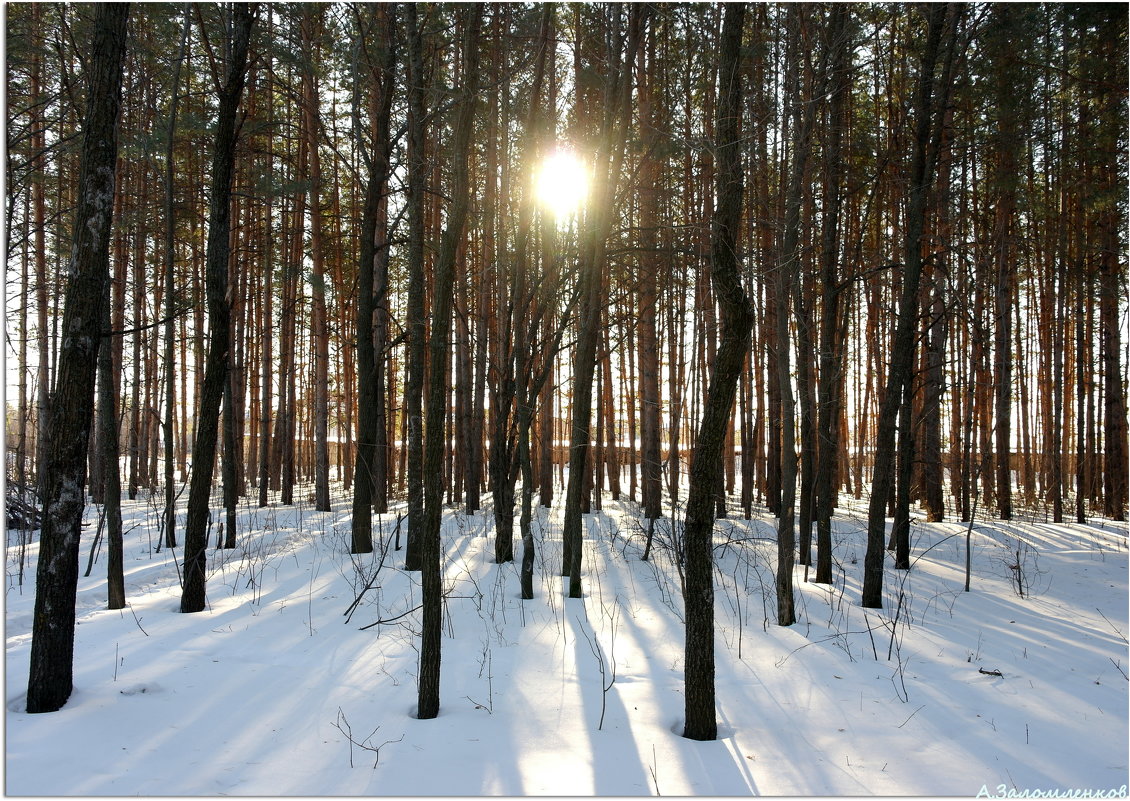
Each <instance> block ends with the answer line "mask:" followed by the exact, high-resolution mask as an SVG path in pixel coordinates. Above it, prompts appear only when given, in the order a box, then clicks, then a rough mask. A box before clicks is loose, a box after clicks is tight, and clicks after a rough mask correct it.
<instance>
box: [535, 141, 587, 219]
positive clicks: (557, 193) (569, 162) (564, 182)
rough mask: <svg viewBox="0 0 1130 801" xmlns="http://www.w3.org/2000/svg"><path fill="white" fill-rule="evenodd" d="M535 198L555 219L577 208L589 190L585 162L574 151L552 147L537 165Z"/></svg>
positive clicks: (563, 216)
mask: <svg viewBox="0 0 1130 801" xmlns="http://www.w3.org/2000/svg"><path fill="white" fill-rule="evenodd" d="M535 189H536V192H537V198H538V202H539V203H541V205H542V206H543V207H544V208H546V209H548V210H549V211H550V212H551V213H552V214H553V215H554V216H555V217H556V218H557V219H559V220H560V219H563V218H567V217H568V216H569V215H570V214H573V213H574V212H576V211H578V210H579V209H580V208H581V205H582V204H583V203H584V202H585V199H586V198H587V197H588V192H589V176H588V169H587V167H586V166H585V163H584V162H583V161H582V160H581V158H580V157H579V156H577V154H576V153H573V152H572V151H569V150H555V151H554V152H553V153H551V154H550V155H549V156H547V157H546V158H545V159H544V160H543V161H542V163H541V166H540V167H539V168H538V171H537V176H536V177H535Z"/></svg>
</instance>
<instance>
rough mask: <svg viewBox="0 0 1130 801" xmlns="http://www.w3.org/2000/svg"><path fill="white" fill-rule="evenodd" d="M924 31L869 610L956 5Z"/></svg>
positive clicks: (870, 539) (876, 588)
mask: <svg viewBox="0 0 1130 801" xmlns="http://www.w3.org/2000/svg"><path fill="white" fill-rule="evenodd" d="M926 11H927V13H928V14H929V28H928V30H927V34H926V43H925V47H924V49H923V53H922V58H921V62H920V65H919V74H918V84H917V88H916V90H915V97H914V119H915V136H914V158H913V163H912V166H911V175H910V199H909V206H908V209H907V217H906V220H907V225H906V239H905V264H904V266H903V268H902V294H901V296H900V299H899V308H898V323H897V326H896V329H895V337H894V345H893V347H892V350H891V358H890V365H889V367H888V370H887V381H886V388H885V390H884V393H883V398H882V401H881V404H880V409H879V420H878V431H877V433H876V442H875V468H874V475H873V477H872V485H871V500H870V503H869V506H868V516H867V551H866V554H865V555H864V567H863V596H862V601H861V602H862V605H863V606H865V607H868V608H872V609H881V608H882V606H883V555H884V548H883V546H884V539H885V538H884V536H883V535H884V534H885V529H886V508H887V500H888V498H889V496H890V492H891V484H892V478H893V472H894V471H893V469H892V468H893V466H894V455H895V421H896V418H897V417H898V409H899V405H900V403H901V401H902V388H903V384H904V382H907V381H909V380H910V370H911V367H912V364H913V358H914V345H915V336H916V333H917V331H916V329H917V325H916V323H917V320H918V316H917V314H915V311H916V309H917V300H918V284H919V280H920V278H921V274H922V245H921V239H922V234H923V230H924V228H925V220H926V204H927V200H928V197H929V194H930V190H931V187H932V185H933V176H934V168H935V166H936V164H937V155H938V154H937V145H936V144H935V141H936V140H938V139H940V135H941V134H940V131H941V121H942V116H943V113H942V112H943V110H944V108H945V102H946V97H947V96H948V91H947V89H948V83H949V82H950V81H951V80H952V62H953V58H954V55H955V53H954V49H955V39H956V32H955V27H956V25H957V22H958V19H959V17H960V15H961V13H962V9H961V7H960V6H957V7H953V5H952V4H950V5H943V4H940V3H939V4H936V5H932V6H928V7H927V9H926ZM947 32H948V36H947V37H946V38H947V40H948V42H947V45H946V48H945V49H946V53H945V59H946V62H947V63H946V66H945V69H944V75H943V77H942V79H941V80H940V81H939V80H938V79H937V78H936V77H935V72H936V68H937V64H938V60H939V57H940V56H941V55H942V49H943V34H946V33H947Z"/></svg>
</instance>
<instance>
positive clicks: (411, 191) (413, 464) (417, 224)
mask: <svg viewBox="0 0 1130 801" xmlns="http://www.w3.org/2000/svg"><path fill="white" fill-rule="evenodd" d="M406 10H407V36H408V47H407V51H408V52H407V56H408V192H407V206H408V309H407V311H408V376H407V380H406V381H405V384H404V414H405V423H406V425H407V428H408V432H407V443H406V444H407V466H406V469H405V474H406V481H407V484H408V545H407V549H406V552H405V554H404V567H405V569H407V570H413V571H415V570H419V569H420V547H419V542H420V530H421V529H422V528H423V516H424V474H423V467H424V464H423V462H424V440H423V434H424V432H423V415H424V408H423V406H424V359H425V341H424V333H425V322H424V185H425V183H426V181H427V165H426V163H425V161H424V113H425V111H424V75H423V72H424V55H423V40H422V35H421V31H420V27H419V20H418V18H417V7H416V4H415V3H409V4H407V6H406Z"/></svg>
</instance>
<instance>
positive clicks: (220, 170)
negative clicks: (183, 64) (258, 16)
mask: <svg viewBox="0 0 1130 801" xmlns="http://www.w3.org/2000/svg"><path fill="white" fill-rule="evenodd" d="M232 16H233V29H232V41H231V55H230V61H229V63H228V69H227V75H226V76H225V79H224V84H223V86H222V87H221V89H220V96H219V112H218V116H217V121H216V144H215V151H214V153H213V156H212V193H211V201H210V204H209V210H208V250H207V264H206V278H207V285H206V288H207V296H208V329H209V343H208V357H207V362H206V365H205V372H204V384H203V386H202V387H201V392H200V406H199V408H198V409H197V414H196V440H195V442H194V444H193V448H192V478H191V480H190V482H189V489H188V514H187V519H186V521H185V539H184V570H183V576H184V587H183V591H182V593H181V603H180V609H181V611H182V612H200V611H201V610H203V609H204V606H205V583H206V577H205V568H206V562H207V555H206V548H207V544H208V542H207V538H208V531H207V528H208V496H209V494H210V493H211V490H212V471H213V469H214V465H215V459H216V440H217V438H218V434H219V431H218V426H219V415H220V402H221V400H222V398H223V394H224V386H225V384H227V369H228V357H229V354H228V350H229V344H230V341H229V340H230V311H229V300H228V298H227V292H228V287H227V283H228V282H227V274H228V257H229V254H230V247H231V245H230V238H229V234H230V225H231V187H232V176H233V173H234V169H235V143H236V136H237V133H238V131H237V127H236V123H237V120H236V115H237V111H238V109H239V99H240V95H241V94H242V93H243V83H244V79H245V77H246V72H247V49H248V42H249V40H250V38H251V26H252V23H253V21H254V17H255V6H254V5H251V4H237V5H235V6H234V7H233V9H232Z"/></svg>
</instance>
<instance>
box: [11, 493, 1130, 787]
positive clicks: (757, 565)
mask: <svg viewBox="0 0 1130 801" xmlns="http://www.w3.org/2000/svg"><path fill="white" fill-rule="evenodd" d="M159 503H160V501H159V500H156V499H152V500H147V501H136V502H129V501H126V502H125V503H124V515H125V520H126V522H125V527H126V530H127V534H126V546H125V564H126V591H127V598H128V600H129V604H130V605H129V608H127V609H125V610H121V611H107V610H106V609H105V608H104V607H105V601H106V581H105V561H106V557H105V550H104V549H103V550H102V553H101V555H100V557H99V559H98V562H97V563H96V564H95V566H94V571H93V573H92V575H91V576H90V577H89V578H81V579H80V583H79V593H78V604H77V605H78V620H77V622H78V626H77V628H76V632H75V635H76V642H75V666H74V667H75V691H74V694H73V695H72V697H71V699H70V701H69V702H68V703H67V705H66V706H65V707H64V708H63V709H62V710H61V711H59V712H57V713H53V714H44V715H28V714H26V712H24V705H25V699H26V684H27V676H28V658H29V648H30V641H31V620H32V608H33V601H34V590H33V587H34V576H35V562H36V546H35V545H34V544H33V545H32V546H30V547H29V549H28V556H29V559H28V562H27V564H26V565H25V576H24V583H23V586H22V587H21V586H20V584H19V581H18V571H19V556H18V551H19V549H18V547H16V545H15V543H16V542H17V536H18V533H17V532H8V542H9V547H8V549H7V560H6V568H7V580H6V592H5V616H4V617H5V642H6V654H5V700H6V705H7V713H6V716H5V721H6V726H5V730H6V731H5V734H6V745H5V751H6V776H5V789H6V791H7V793H8V794H13V795H33V794H34V795H40V794H43V795H115V796H124V795H145V796H155V795H316V796H331V795H384V796H411V795H513V796H517V795H557V796H562V795H646V794H656V793H657V794H662V795H748V794H761V795H793V794H801V795H871V794H884V795H964V796H977V795H978V794H981V795H989V796H993V797H996V796H1003V795H1004V794H1006V793H1007V792H1008V791H1014V792H1017V793H1022V792H1023V791H1025V790H1028V791H1029V793H1030V794H1031V793H1033V792H1035V791H1043V792H1048V791H1056V790H1058V791H1060V792H1066V791H1070V790H1087V789H1091V790H1103V791H1109V790H1112V789H1115V790H1117V789H1118V788H1124V787H1125V785H1126V784H1127V781H1128V777H1127V774H1128V767H1127V761H1128V760H1127V753H1128V687H1130V683H1128V681H1127V672H1128V671H1130V655H1128V650H1127V639H1126V635H1127V632H1128V630H1130V627H1128V625H1127V617H1128V588H1127V563H1128V559H1127V529H1126V526H1125V525H1122V524H1112V523H1105V524H1104V523H1099V524H1096V525H1075V524H1068V525H1051V524H1047V523H1042V522H1024V523H995V522H978V523H977V525H975V526H974V527H973V532H972V536H971V537H970V542H971V546H972V553H971V556H972V591H971V592H969V593H966V592H964V591H963V587H964V581H965V575H964V570H965V558H966V550H965V549H966V527H965V526H964V525H963V524H958V523H939V524H926V523H921V522H916V523H915V524H914V526H913V529H912V538H913V551H912V558H913V559H914V564H913V569H912V570H910V571H909V572H897V571H894V570H893V569H891V564H892V563H891V561H890V559H888V572H887V575H886V591H885V599H884V607H885V608H884V609H882V610H864V609H862V608H860V606H859V605H858V600H859V593H860V584H861V580H862V568H863V564H862V563H863V553H864V547H865V546H864V537H865V513H864V511H863V510H862V509H854V510H853V509H852V508H851V507H845V508H843V509H841V510H840V516H839V517H838V519H837V522H836V527H835V535H834V537H835V550H834V555H835V583H834V584H833V585H831V586H822V585H817V584H814V583H811V582H806V581H805V580H804V575H805V569H804V567H803V566H798V568H797V572H796V603H797V610H798V618H799V622H798V623H797V624H796V625H794V626H791V627H788V628H782V627H778V626H777V625H775V623H774V622H773V615H774V610H775V608H776V600H775V597H774V585H773V573H774V569H775V563H776V559H775V548H776V546H775V537H774V526H773V521H772V519H771V518H769V517H767V516H766V517H762V518H759V519H756V520H753V521H743V520H729V521H723V522H720V524H719V526H718V528H717V530H716V539H715V542H716V545H715V550H714V554H715V558H716V565H717V568H716V571H715V580H716V587H717V596H716V617H717V631H716V650H717V675H716V682H717V689H718V720H719V739H718V740H717V741H714V742H693V741H689V740H686V739H684V738H683V737H681V736H680V734H681V731H682V716H683V697H682V680H683V633H682V611H683V610H682V603H683V602H682V598H681V594H680V590H679V576H678V570H677V567H676V565H675V563H674V561H673V560H672V558H671V557H672V553H673V549H672V548H671V547H670V542H669V540H670V537H669V529H668V526H666V525H661V526H660V527H659V528H658V529H657V533H656V539H657V548H656V550H655V552H654V554H653V558H652V559H651V560H650V561H648V562H644V561H641V559H640V556H641V554H642V550H643V533H642V531H641V529H640V527H639V523H638V518H637V515H638V507H636V506H635V505H633V504H630V503H615V502H611V501H607V500H606V501H605V504H604V510H603V511H602V512H600V513H597V514H594V515H592V516H590V517H588V518H587V519H586V521H587V526H588V529H587V533H586V544H585V551H584V563H583V570H584V578H585V597H584V598H583V599H575V600H570V599H568V598H567V597H566V595H567V592H566V590H567V587H566V582H565V580H563V579H561V578H560V577H559V576H558V575H557V573H558V572H559V571H558V566H559V564H560V552H561V541H560V534H561V517H560V511H559V510H556V509H555V510H553V511H547V510H544V509H543V510H541V516H540V517H539V518H538V520H537V521H536V522H535V526H534V528H535V540H536V544H537V561H536V567H535V592H536V597H535V598H534V599H533V600H530V601H522V600H521V599H520V597H519V584H518V574H517V568H516V565H515V564H513V563H511V564H504V565H497V564H494V562H493V553H494V550H493V543H494V538H493V537H494V527H493V522H492V518H491V517H490V513H489V510H486V511H484V512H483V513H480V514H477V515H464V514H461V513H458V512H455V511H450V512H449V513H448V514H446V515H445V518H444V520H445V525H444V532H443V536H444V542H445V545H446V549H445V574H444V575H445V586H446V591H447V599H446V602H445V617H444V631H445V636H444V638H443V663H442V664H443V668H442V685H441V705H442V706H441V711H440V715H439V717H438V718H437V719H435V720H427V721H421V720H417V719H415V718H414V717H413V707H414V705H415V702H416V679H415V673H416V666H417V658H418V654H417V645H416V643H417V641H418V635H417V633H416V631H415V630H416V627H417V625H418V618H419V613H418V612H416V611H413V610H415V608H416V607H417V605H418V604H419V599H420V590H419V577H418V574H410V573H406V572H404V571H402V570H401V569H400V568H401V565H402V563H403V551H400V552H396V551H395V549H394V545H393V540H394V530H395V523H396V516H395V513H394V514H393V515H389V516H385V517H384V518H383V519H382V531H383V532H384V534H383V537H382V540H381V542H382V543H383V547H379V548H378V549H377V551H376V552H375V553H374V554H372V555H367V556H364V557H357V556H350V555H349V553H348V542H349V533H350V532H349V524H350V511H349V508H350V507H349V503H348V502H347V501H344V500H342V501H339V502H337V503H335V505H334V510H333V511H332V512H329V513H318V512H314V511H312V510H311V508H310V507H281V506H271V507H268V508H265V509H258V508H254V507H252V506H247V507H245V508H244V509H243V511H242V512H241V514H240V517H239V523H240V530H239V532H238V538H237V539H238V547H236V548H234V549H230V550H210V552H209V565H210V570H209V577H208V598H209V605H208V609H207V610H206V611H205V612H202V613H198V614H192V615H186V614H180V613H179V612H178V609H179V598H180V588H179V583H178V561H179V559H180V557H181V551H180V549H179V548H176V549H173V550H172V551H170V550H169V549H162V550H161V551H158V550H157V548H156V543H157V542H158V540H159V539H160V532H159V531H158V528H157V526H158V523H157V521H158V520H159V519H160V514H159ZM87 519H88V525H87V526H86V529H85V531H84V540H83V545H82V568H83V569H85V567H86V561H87V556H88V552H89V548H90V544H91V537H92V534H93V532H94V531H95V529H96V528H97V509H96V508H88V510H87ZM515 551H516V554H517V555H518V556H519V557H520V554H521V542H520V540H519V539H518V538H515ZM365 587H369V589H368V591H366V592H364V593H363V594H362V590H363V589H364V588H365ZM1021 590H1022V594H1021ZM359 594H362V596H361V599H360V602H359V603H357V604H356V606H355V608H354V609H352V612H351V613H349V611H350V607H351V606H353V605H354V601H355V600H356V599H357V598H358V595H359ZM379 620H385V621H390V622H386V623H380V624H377V625H373V624H374V623H376V621H379ZM1124 792H1125V789H1123V793H1124Z"/></svg>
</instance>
